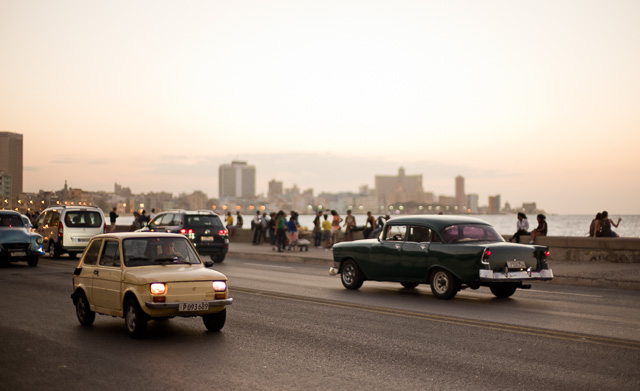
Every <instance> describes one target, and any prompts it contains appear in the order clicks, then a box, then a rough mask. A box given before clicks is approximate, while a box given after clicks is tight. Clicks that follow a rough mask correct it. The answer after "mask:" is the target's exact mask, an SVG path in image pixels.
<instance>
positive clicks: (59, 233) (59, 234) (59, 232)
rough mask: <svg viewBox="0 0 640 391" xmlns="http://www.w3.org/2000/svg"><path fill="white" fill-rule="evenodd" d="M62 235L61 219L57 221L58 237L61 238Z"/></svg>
mask: <svg viewBox="0 0 640 391" xmlns="http://www.w3.org/2000/svg"><path fill="white" fill-rule="evenodd" d="M63 236H64V228H63V227H62V221H60V222H59V223H58V237H59V238H61V237H63Z"/></svg>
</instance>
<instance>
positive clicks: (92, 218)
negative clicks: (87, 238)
mask: <svg viewBox="0 0 640 391" xmlns="http://www.w3.org/2000/svg"><path fill="white" fill-rule="evenodd" d="M64 223H65V225H66V226H67V227H72V228H98V227H102V216H100V213H99V212H95V211H86V210H78V211H68V212H67V213H66V214H65V217H64Z"/></svg>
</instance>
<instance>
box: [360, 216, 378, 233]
mask: <svg viewBox="0 0 640 391" xmlns="http://www.w3.org/2000/svg"><path fill="white" fill-rule="evenodd" d="M375 229H376V218H375V217H373V215H372V214H371V211H369V212H367V221H366V222H365V223H364V229H363V230H362V236H363V237H364V238H365V239H369V235H371V232H373V231H374V230H375Z"/></svg>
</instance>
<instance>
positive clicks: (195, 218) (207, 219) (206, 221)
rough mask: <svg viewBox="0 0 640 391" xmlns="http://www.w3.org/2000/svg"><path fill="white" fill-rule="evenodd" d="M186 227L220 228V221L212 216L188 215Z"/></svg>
mask: <svg viewBox="0 0 640 391" xmlns="http://www.w3.org/2000/svg"><path fill="white" fill-rule="evenodd" d="M187 225H188V226H189V227H194V228H195V227H219V228H224V227H223V226H222V221H220V218H219V217H218V216H213V215H188V216H187Z"/></svg>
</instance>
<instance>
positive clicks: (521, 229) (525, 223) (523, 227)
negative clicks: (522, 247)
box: [509, 212, 529, 243]
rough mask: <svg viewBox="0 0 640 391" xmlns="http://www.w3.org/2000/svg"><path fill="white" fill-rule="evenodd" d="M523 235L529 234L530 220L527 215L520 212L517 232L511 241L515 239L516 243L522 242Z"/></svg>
mask: <svg viewBox="0 0 640 391" xmlns="http://www.w3.org/2000/svg"><path fill="white" fill-rule="evenodd" d="M521 235H529V220H527V215H526V214H524V213H522V212H518V222H517V223H516V233H514V234H513V236H512V237H511V239H509V241H510V242H513V241H515V242H516V243H520V236H521Z"/></svg>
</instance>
